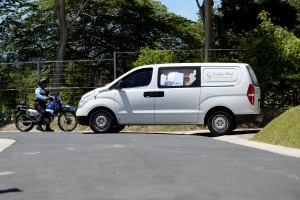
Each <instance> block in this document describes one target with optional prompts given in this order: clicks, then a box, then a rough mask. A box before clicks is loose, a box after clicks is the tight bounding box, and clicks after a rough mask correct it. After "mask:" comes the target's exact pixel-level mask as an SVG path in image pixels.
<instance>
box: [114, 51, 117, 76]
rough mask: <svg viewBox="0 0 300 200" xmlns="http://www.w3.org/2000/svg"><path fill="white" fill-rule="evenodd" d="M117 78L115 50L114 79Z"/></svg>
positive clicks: (115, 54)
mask: <svg viewBox="0 0 300 200" xmlns="http://www.w3.org/2000/svg"><path fill="white" fill-rule="evenodd" d="M116 79H117V53H116V51H114V80H116Z"/></svg>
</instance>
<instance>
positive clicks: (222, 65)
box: [148, 63, 248, 67]
mask: <svg viewBox="0 0 300 200" xmlns="http://www.w3.org/2000/svg"><path fill="white" fill-rule="evenodd" d="M154 65H155V64H154ZM241 65H248V64H246V63H166V64H157V65H156V66H158V67H164V66H173V67H176V66H181V67H182V66H208V67H209V66H214V67H216V66H220V67H226V66H241ZM148 66H153V65H148Z"/></svg>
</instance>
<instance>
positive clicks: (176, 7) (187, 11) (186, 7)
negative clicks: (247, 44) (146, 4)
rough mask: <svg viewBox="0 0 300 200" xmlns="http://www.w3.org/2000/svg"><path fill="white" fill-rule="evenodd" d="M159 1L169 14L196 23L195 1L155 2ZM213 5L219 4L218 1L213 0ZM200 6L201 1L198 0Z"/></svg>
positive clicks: (173, 0)
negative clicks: (171, 13)
mask: <svg viewBox="0 0 300 200" xmlns="http://www.w3.org/2000/svg"><path fill="white" fill-rule="evenodd" d="M156 1H160V2H161V4H163V5H165V6H167V8H168V11H169V12H173V13H175V14H177V15H181V16H183V17H186V18H187V19H189V20H192V21H198V15H197V12H199V8H198V6H197V3H196V0H156ZM214 2H215V4H218V3H219V0H214ZM199 3H200V4H201V6H202V3H203V0H199Z"/></svg>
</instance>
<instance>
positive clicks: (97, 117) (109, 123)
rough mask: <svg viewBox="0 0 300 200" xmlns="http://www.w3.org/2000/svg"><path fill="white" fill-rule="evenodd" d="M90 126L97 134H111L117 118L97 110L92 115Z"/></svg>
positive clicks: (105, 111) (104, 111) (107, 112)
mask: <svg viewBox="0 0 300 200" xmlns="http://www.w3.org/2000/svg"><path fill="white" fill-rule="evenodd" d="M89 125H90V127H91V129H92V130H93V131H94V132H95V133H109V132H110V131H111V129H112V128H113V127H114V125H115V118H114V117H113V115H112V114H111V113H110V112H109V111H107V110H97V111H95V112H94V113H93V114H92V115H91V117H90V122H89Z"/></svg>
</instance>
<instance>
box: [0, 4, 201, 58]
mask: <svg viewBox="0 0 300 200" xmlns="http://www.w3.org/2000/svg"><path fill="white" fill-rule="evenodd" d="M21 1H24V4H21V3H20V4H18V3H19V2H21ZM21 1H15V2H14V3H12V1H8V2H10V3H9V4H10V8H9V9H6V7H7V6H6V4H8V3H6V1H5V3H0V9H1V8H3V9H2V10H1V11H3V15H2V19H3V21H2V22H1V23H0V33H1V34H0V41H1V46H2V47H3V48H1V49H0V54H2V55H7V59H8V60H10V61H32V60H37V59H38V60H55V59H57V53H58V52H59V51H58V46H59V42H60V26H59V23H57V20H56V19H57V14H56V12H55V7H54V4H53V1H52V0H46V1H42V0H36V1H30V2H29V3H28V2H27V1H25V0H21ZM85 2H86V1H85ZM25 3H26V5H25ZM81 3H82V1H80V2H78V1H75V0H69V1H68V3H67V4H66V5H65V13H66V15H67V17H66V23H67V24H72V29H71V30H72V31H71V32H69V33H68V40H67V45H66V53H65V59H67V60H74V59H76V60H77V59H99V58H102V57H103V56H108V55H111V54H112V52H113V51H137V50H140V49H141V48H142V47H146V46H149V47H150V48H155V43H156V42H158V43H161V44H162V48H167V49H198V48H202V47H203V42H202V40H203V36H202V35H201V34H202V33H203V31H202V32H200V34H199V33H197V32H193V31H194V30H195V31H196V29H202V26H198V24H197V23H193V22H191V21H189V20H187V19H186V18H183V17H181V16H177V15H176V14H174V13H169V12H168V11H167V8H166V7H165V6H163V5H161V3H160V2H158V1H152V0H128V1H120V0H112V1H105V0H89V2H88V3H87V4H86V5H85V9H83V10H82V11H81V14H80V15H79V16H78V17H77V18H76V20H75V21H74V19H75V17H76V15H77V13H78V10H79V8H80V5H81ZM17 4H18V5H17ZM16 8H18V10H19V9H23V12H22V13H17V12H15V13H13V15H11V13H10V12H9V10H15V9H16ZM72 22H73V23H72ZM196 25H197V26H196Z"/></svg>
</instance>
